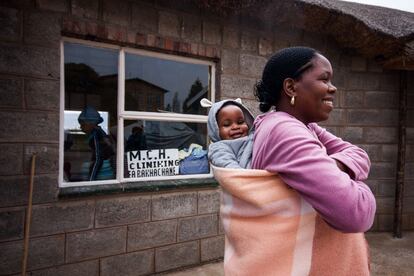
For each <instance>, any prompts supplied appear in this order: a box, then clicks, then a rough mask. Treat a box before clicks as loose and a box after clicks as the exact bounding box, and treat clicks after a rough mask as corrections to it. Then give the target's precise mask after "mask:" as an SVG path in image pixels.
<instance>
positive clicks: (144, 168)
mask: <svg viewBox="0 0 414 276" xmlns="http://www.w3.org/2000/svg"><path fill="white" fill-rule="evenodd" d="M206 137H207V130H206V125H205V124H202V123H184V122H164V121H147V120H145V121H142V120H127V121H125V122H124V141H125V151H124V152H125V154H124V160H125V168H124V177H125V178H140V177H157V176H173V175H186V174H207V173H209V165H208V160H207V150H206V146H207V138H206Z"/></svg>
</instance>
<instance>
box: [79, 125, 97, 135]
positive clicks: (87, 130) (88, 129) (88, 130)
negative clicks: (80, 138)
mask: <svg viewBox="0 0 414 276" xmlns="http://www.w3.org/2000/svg"><path fill="white" fill-rule="evenodd" d="M94 128H95V125H94V124H90V123H86V122H82V123H80V129H81V130H82V131H83V132H85V133H86V134H89V133H91V132H92V130H93V129H94Z"/></svg>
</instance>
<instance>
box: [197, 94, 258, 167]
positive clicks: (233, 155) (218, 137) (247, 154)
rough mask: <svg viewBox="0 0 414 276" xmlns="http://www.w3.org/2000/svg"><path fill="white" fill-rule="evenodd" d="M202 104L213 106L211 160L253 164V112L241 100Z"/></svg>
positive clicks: (216, 163)
mask: <svg viewBox="0 0 414 276" xmlns="http://www.w3.org/2000/svg"><path fill="white" fill-rule="evenodd" d="M201 105H202V106H204V107H211V109H210V111H209V113H208V123H207V128H208V135H209V137H210V140H211V142H212V143H211V144H210V146H209V149H208V158H209V160H210V162H211V163H212V164H213V165H214V166H217V167H224V168H244V169H247V168H250V162H251V158H252V148H253V131H252V130H253V121H254V118H253V115H252V114H251V112H250V111H249V110H248V109H247V108H246V107H245V106H244V105H242V103H241V100H240V99H237V100H223V101H220V102H217V103H214V104H211V103H210V102H209V101H208V100H207V99H203V100H201Z"/></svg>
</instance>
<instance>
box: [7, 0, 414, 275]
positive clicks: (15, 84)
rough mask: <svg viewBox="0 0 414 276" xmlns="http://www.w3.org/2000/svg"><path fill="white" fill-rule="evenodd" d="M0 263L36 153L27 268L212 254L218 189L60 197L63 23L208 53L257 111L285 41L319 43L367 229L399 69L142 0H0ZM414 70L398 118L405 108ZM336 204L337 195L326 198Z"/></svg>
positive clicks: (383, 200) (387, 165)
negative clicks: (364, 156) (361, 163)
mask: <svg viewBox="0 0 414 276" xmlns="http://www.w3.org/2000/svg"><path fill="white" fill-rule="evenodd" d="M0 6H1V7H0V25H1V26H2V28H1V29H0V120H1V122H2V124H0V152H1V154H0V164H1V167H0V176H1V177H0V187H1V189H0V252H1V254H0V274H2V275H9V274H10V275H11V274H15V273H18V272H19V271H20V263H21V257H22V254H23V233H24V220H25V212H26V204H27V193H28V188H27V187H28V182H29V171H30V157H31V155H32V153H37V165H36V177H35V190H34V206H33V217H32V225H31V240H30V253H29V264H28V266H29V270H30V271H32V274H33V275H141V274H151V273H157V272H163V271H168V270H173V269H177V268H180V267H184V266H191V265H197V264H200V263H203V262H209V261H213V260H217V259H220V258H222V256H223V245H224V238H223V232H222V226H221V225H220V221H219V217H218V208H219V196H220V194H219V189H218V188H214V187H213V188H212V187H210V188H208V187H202V186H200V187H198V186H192V187H190V188H181V189H173V190H163V191H153V192H148V191H147V192H135V193H119V194H113V195H106V196H102V195H101V196H98V195H93V196H84V197H80V196H79V197H76V196H74V197H71V198H69V199H68V198H65V199H63V198H61V197H59V196H58V195H59V188H58V181H57V178H58V170H59V165H58V160H59V100H60V99H59V97H60V96H59V95H60V91H59V89H60V88H59V87H60V86H59V85H60V84H59V74H60V49H59V47H60V40H61V38H62V37H63V36H68V37H76V38H80V39H92V40H96V41H101V42H105V43H109V44H117V45H123V46H127V47H137V48H142V49H150V50H154V51H159V52H163V53H170V54H177V55H183V56H191V57H195V58H202V59H209V60H214V61H216V62H217V71H218V72H217V92H218V95H219V97H220V98H235V97H240V98H242V99H243V101H244V102H245V103H246V105H247V106H249V107H250V108H251V109H252V110H253V112H254V113H255V114H256V115H257V114H258V113H259V112H258V109H257V104H256V102H255V100H254V97H253V94H252V87H253V85H254V84H255V82H256V81H257V80H258V78H260V74H261V71H262V69H263V66H264V64H265V62H266V59H267V58H268V57H269V56H270V55H271V53H273V52H274V51H275V50H277V49H280V48H283V47H286V46H290V45H308V46H311V47H315V48H317V49H319V50H320V51H321V52H322V53H324V54H325V55H326V56H327V57H328V58H329V59H330V60H331V62H332V64H333V67H334V71H335V72H334V75H335V77H334V84H335V85H336V86H337V87H338V92H337V95H336V100H335V107H336V108H335V110H334V111H333V113H332V115H331V118H330V119H329V121H327V122H324V123H323V125H324V126H326V127H327V128H328V129H329V130H330V131H332V132H333V133H335V134H336V135H339V136H341V137H343V138H344V139H345V140H348V141H350V142H353V143H356V144H358V145H360V146H362V147H363V148H364V149H366V150H367V151H368V153H369V155H370V157H371V161H372V169H371V174H370V177H369V181H368V183H369V185H370V187H371V188H372V190H373V191H374V193H375V195H376V197H377V201H378V212H377V217H376V221H375V224H374V226H373V228H372V230H373V231H383V230H386V231H389V230H390V229H391V227H392V214H393V202H394V189H395V175H396V158H397V142H398V129H397V123H398V90H399V75H398V72H393V71H385V70H383V69H382V68H381V67H380V66H379V65H377V64H375V63H374V62H373V61H372V60H369V59H365V58H363V57H361V56H357V55H353V54H351V53H349V52H345V51H343V50H341V48H340V45H337V44H336V43H335V42H333V41H332V40H331V39H330V38H329V37H325V36H321V35H318V34H314V33H308V32H306V31H302V30H297V29H290V28H287V27H283V26H280V27H278V28H271V29H256V28H255V27H254V26H255V25H254V24H251V25H249V24H248V22H243V23H242V24H238V23H237V21H236V20H233V19H232V18H217V17H215V16H213V15H203V14H201V12H200V11H197V10H195V11H194V12H188V11H184V10H180V11H176V10H174V9H172V8H171V7H167V8H162V7H159V6H155V5H153V4H148V3H146V2H140V1H124V0H117V1H115V0H102V1H83V0H71V1H69V0H68V1H66V0H60V1H52V0H37V1H31V0H21V1H2V3H1V4H0ZM413 77H414V76H413V74H410V75H409V77H408V79H409V86H408V87H409V97H408V106H409V112H408V118H413V113H414V111H413V110H414V82H413V79H414V78H413ZM407 142H408V146H407V155H406V160H407V164H406V190H405V209H404V210H405V211H404V229H406V230H413V229H414V204H413V202H414V201H413V197H414V188H413V186H414V157H413V156H414V154H413V153H414V123H413V121H412V120H408V129H407ZM338 204H340V203H339V202H338Z"/></svg>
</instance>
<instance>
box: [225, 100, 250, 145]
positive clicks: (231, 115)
mask: <svg viewBox="0 0 414 276" xmlns="http://www.w3.org/2000/svg"><path fill="white" fill-rule="evenodd" d="M217 124H218V127H219V135H220V138H221V139H223V140H233V139H237V138H240V137H244V136H246V135H247V134H248V132H249V126H248V125H247V123H246V121H245V120H244V115H243V111H242V110H241V109H240V107H238V106H236V105H226V106H225V107H223V108H222V109H220V111H219V112H218V113H217Z"/></svg>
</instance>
